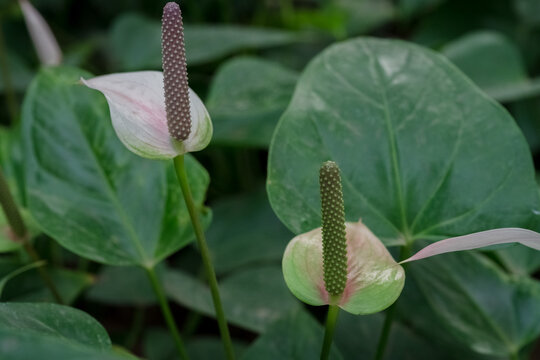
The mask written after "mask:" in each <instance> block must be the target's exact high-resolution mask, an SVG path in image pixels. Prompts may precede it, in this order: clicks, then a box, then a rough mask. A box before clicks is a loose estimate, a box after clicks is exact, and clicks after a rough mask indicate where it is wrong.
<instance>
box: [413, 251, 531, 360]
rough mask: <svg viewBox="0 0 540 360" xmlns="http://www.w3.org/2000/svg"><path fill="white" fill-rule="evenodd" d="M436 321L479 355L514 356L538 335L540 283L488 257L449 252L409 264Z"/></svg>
mask: <svg viewBox="0 0 540 360" xmlns="http://www.w3.org/2000/svg"><path fill="white" fill-rule="evenodd" d="M408 270H409V274H411V275H412V276H413V277H414V279H415V281H416V283H417V284H418V286H419V289H420V291H421V293H422V295H423V296H424V297H425V298H426V300H427V302H428V303H429V305H430V307H431V308H432V310H434V312H435V314H436V315H437V318H438V321H441V322H443V324H444V326H445V327H446V328H447V329H448V331H449V333H450V334H451V335H453V336H454V338H455V339H457V340H459V341H460V342H462V343H464V344H467V345H468V346H469V347H470V348H471V349H473V350H475V351H476V352H478V353H480V354H486V355H494V356H507V357H512V356H515V354H517V353H518V352H519V350H520V349H521V348H523V347H524V346H525V345H527V344H528V343H530V342H531V341H532V340H534V339H535V338H536V337H537V336H538V335H539V334H540V283H538V282H537V281H535V280H531V279H528V278H525V277H521V278H513V277H510V276H508V275H506V274H505V273H504V272H502V271H501V270H500V269H499V268H497V267H496V266H495V265H494V264H493V263H492V262H490V261H489V260H487V259H486V258H485V257H483V256H481V255H478V254H473V253H455V254H445V255H441V256H439V257H437V258H433V259H426V260H423V261H419V262H417V263H413V264H411V265H410V266H409V269H408Z"/></svg>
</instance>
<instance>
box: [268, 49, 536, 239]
mask: <svg viewBox="0 0 540 360" xmlns="http://www.w3.org/2000/svg"><path fill="white" fill-rule="evenodd" d="M326 160H333V161H336V162H337V163H338V164H339V166H340V167H341V170H342V180H343V193H344V198H345V213H346V216H347V219H348V220H349V221H356V220H357V219H358V218H360V217H361V218H362V220H363V221H364V223H365V224H366V225H367V226H368V227H369V228H370V229H371V230H372V231H373V232H374V233H375V235H377V236H378V237H379V238H381V240H383V241H385V242H386V243H387V244H399V243H403V242H404V240H406V241H413V240H415V239H417V238H429V239H431V238H433V239H440V238H441V237H450V236H455V235H462V234H464V233H470V232H474V231H479V230H485V229H489V228H495V227H505V226H506V227H510V226H518V227H519V226H526V225H527V224H528V223H529V221H530V219H531V216H532V215H533V210H534V209H537V208H538V196H537V192H536V184H535V181H534V169H533V164H532V161H531V156H530V154H529V151H528V147H527V143H526V142H525V139H524V137H523V135H522V134H521V132H520V131H519V129H518V127H517V126H516V125H515V123H514V121H513V119H512V118H511V116H510V115H509V114H508V113H507V112H506V111H505V110H504V109H503V108H502V107H501V106H500V105H499V104H497V103H496V102H494V101H493V100H491V99H490V98H488V97H487V96H486V95H484V93H483V92H482V91H480V90H479V89H478V88H477V87H476V86H474V85H473V84H472V83H471V81H470V80H469V79H467V78H466V77H465V76H464V75H463V74H462V73H461V72H460V71H459V70H457V69H456V68H455V67H454V66H453V65H452V64H450V63H449V61H448V60H446V59H445V58H444V57H442V56H440V55H438V54H436V53H433V52H432V51H429V50H426V49H424V48H421V47H419V46H416V45H413V44H409V43H405V42H402V41H397V40H376V39H355V40H351V41H347V42H344V43H340V44H337V45H334V46H331V47H330V48H329V49H328V50H326V51H324V52H323V53H322V54H321V55H319V56H317V57H316V58H315V60H313V61H312V62H311V63H310V65H309V66H308V67H307V69H306V70H305V71H304V73H303V75H302V76H301V78H300V80H299V84H298V86H297V88H296V92H295V94H294V96H293V99H292V101H291V104H290V105H289V108H288V109H287V110H286V112H285V114H284V115H283V117H282V118H281V120H280V122H279V124H278V127H277V129H276V132H275V134H274V138H273V142H272V145H271V148H270V160H269V174H268V182H267V188H268V193H269V198H270V202H271V204H272V207H273V209H274V211H275V212H276V214H277V215H278V217H279V218H280V219H281V220H282V221H283V222H284V223H285V224H286V225H287V226H288V227H289V228H290V229H291V230H292V231H293V232H295V233H303V232H307V231H309V230H311V229H314V228H317V227H319V226H320V224H321V220H320V210H319V208H320V204H319V202H320V200H319V184H318V176H317V174H318V169H319V166H320V164H321V163H322V162H324V161H326Z"/></svg>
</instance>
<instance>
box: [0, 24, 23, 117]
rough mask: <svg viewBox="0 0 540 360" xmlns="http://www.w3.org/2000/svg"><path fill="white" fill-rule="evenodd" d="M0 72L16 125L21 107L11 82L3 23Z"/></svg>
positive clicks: (0, 41)
mask: <svg viewBox="0 0 540 360" xmlns="http://www.w3.org/2000/svg"><path fill="white" fill-rule="evenodd" d="M0 71H2V79H3V80H4V91H5V93H6V106H7V109H8V113H9V117H10V118H11V124H15V123H16V122H17V119H18V116H19V115H18V114H19V106H18V105H17V98H16V96H15V90H14V88H13V82H12V81H11V73H10V72H9V64H8V60H7V51H6V46H5V42H4V33H3V31H2V23H1V22H0Z"/></svg>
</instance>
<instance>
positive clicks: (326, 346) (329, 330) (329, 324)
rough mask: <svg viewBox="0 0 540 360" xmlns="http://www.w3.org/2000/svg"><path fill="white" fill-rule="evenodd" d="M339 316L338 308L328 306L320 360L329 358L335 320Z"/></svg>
mask: <svg viewBox="0 0 540 360" xmlns="http://www.w3.org/2000/svg"><path fill="white" fill-rule="evenodd" d="M338 315H339V306H337V305H329V306H328V315H327V317H326V330H325V331H324V341H323V347H322V350H321V360H327V359H328V357H329V356H330V348H331V347H332V339H333V337H334V331H335V330H336V324H337V318H338Z"/></svg>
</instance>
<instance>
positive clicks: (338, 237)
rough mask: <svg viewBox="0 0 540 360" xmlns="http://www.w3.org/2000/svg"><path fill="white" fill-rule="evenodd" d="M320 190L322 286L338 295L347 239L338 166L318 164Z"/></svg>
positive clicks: (343, 282) (344, 273) (342, 282)
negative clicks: (319, 166)
mask: <svg viewBox="0 0 540 360" xmlns="http://www.w3.org/2000/svg"><path fill="white" fill-rule="evenodd" d="M319 184H320V189H321V213H322V238H323V272H324V286H325V288H326V291H328V293H329V294H330V295H332V296H340V295H341V294H342V293H343V290H344V289H345V285H346V284H347V239H346V233H345V208H344V205H343V192H342V190H341V176H340V173H339V166H338V165H337V164H336V163H335V162H333V161H327V162H325V163H323V164H322V166H321V169H320V172H319Z"/></svg>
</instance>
